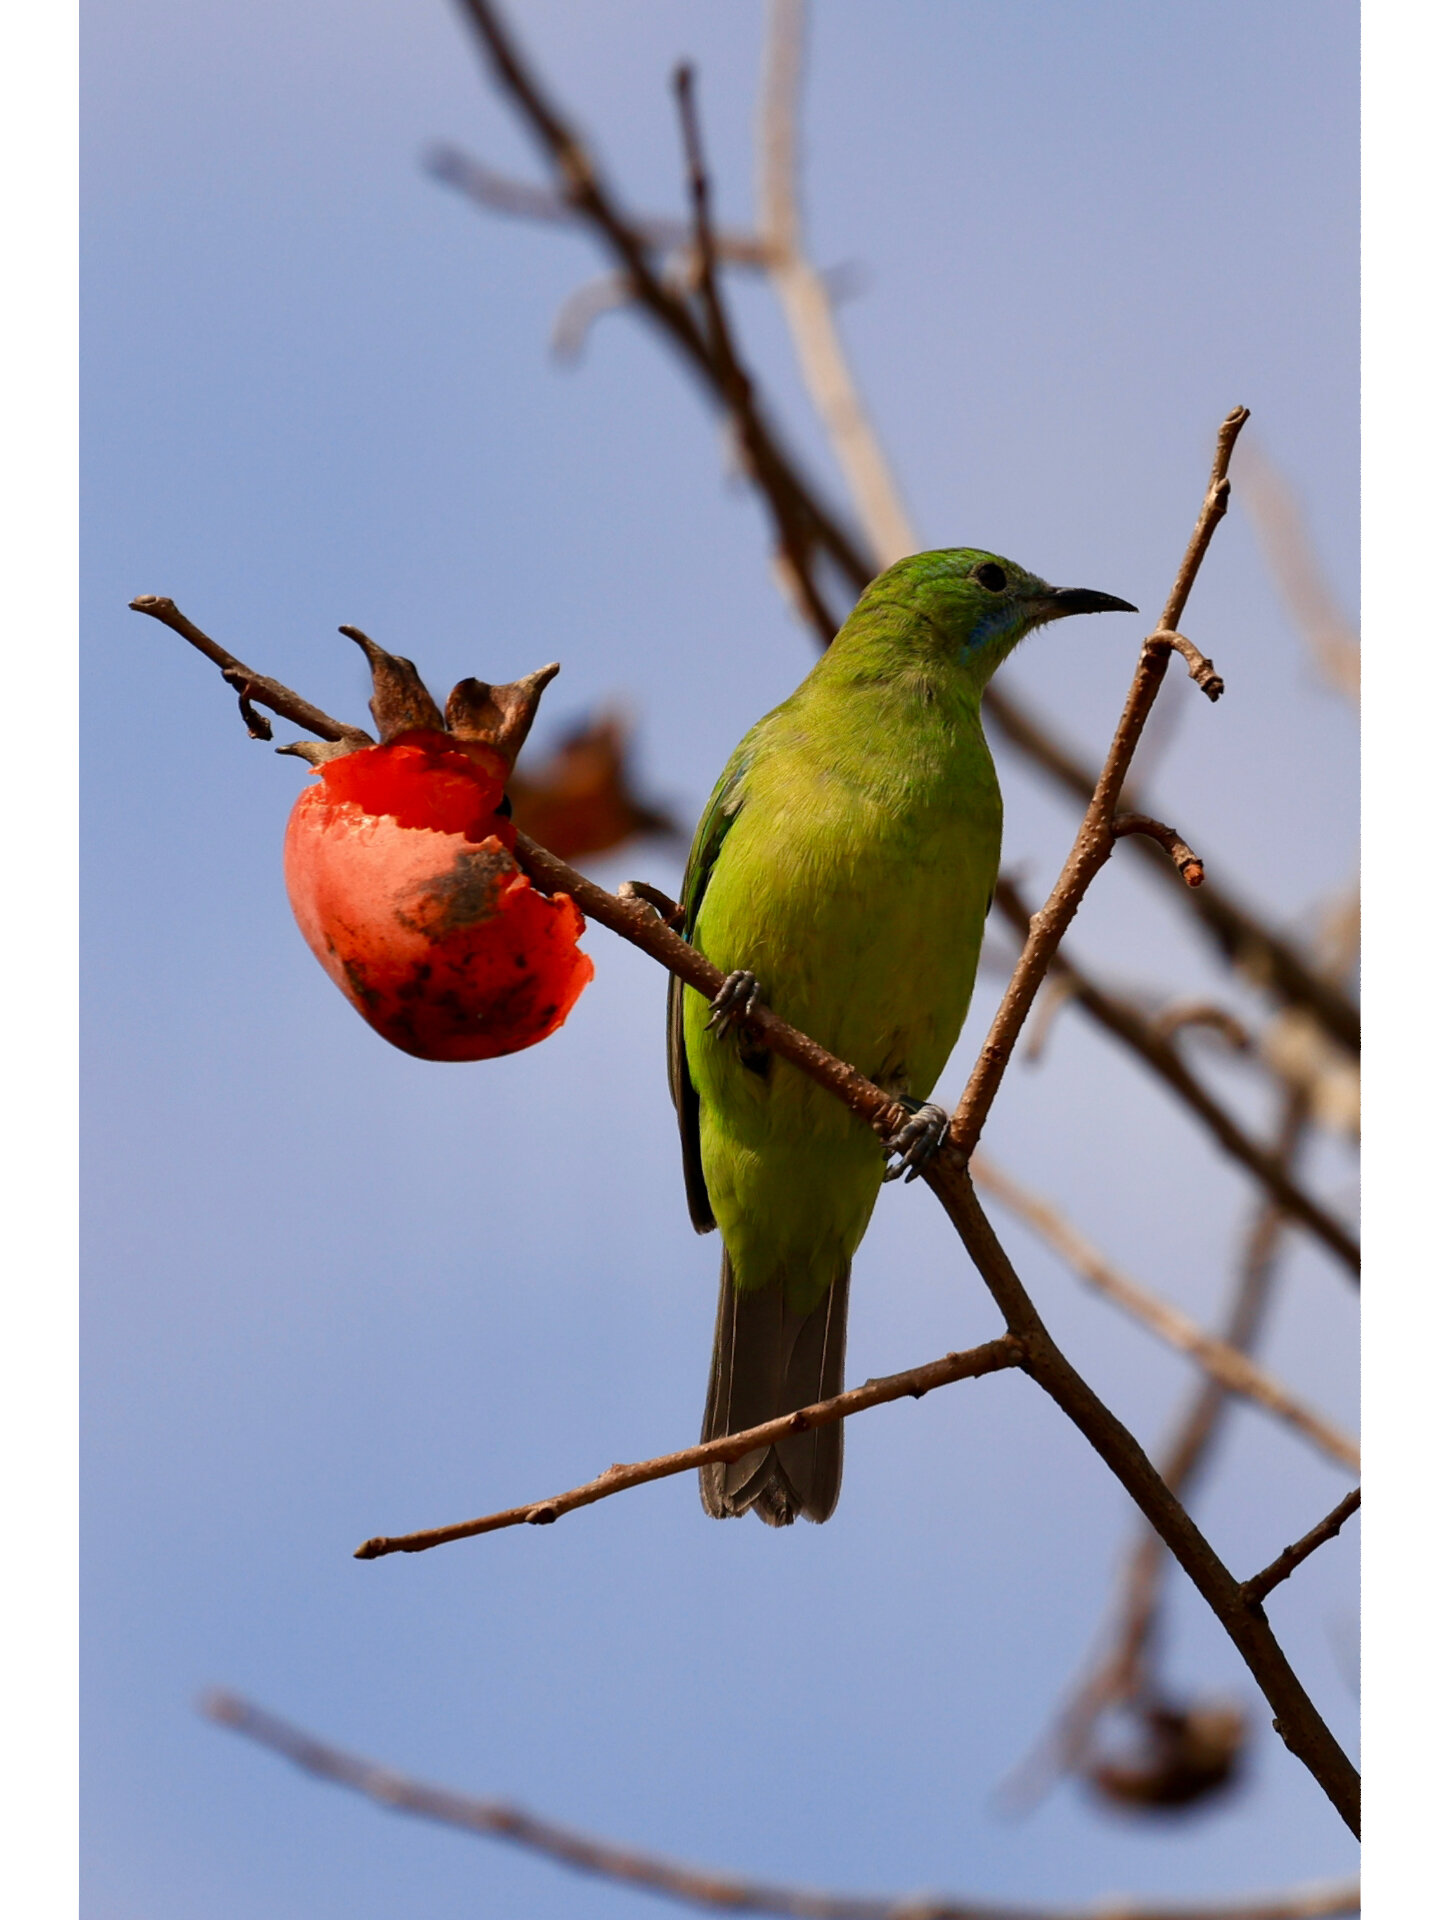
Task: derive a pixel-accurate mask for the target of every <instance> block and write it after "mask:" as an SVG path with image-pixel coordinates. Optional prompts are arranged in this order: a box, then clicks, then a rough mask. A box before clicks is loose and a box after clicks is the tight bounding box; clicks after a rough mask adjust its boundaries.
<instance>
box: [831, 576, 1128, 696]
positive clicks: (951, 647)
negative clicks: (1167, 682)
mask: <svg viewBox="0 0 1440 1920" xmlns="http://www.w3.org/2000/svg"><path fill="white" fill-rule="evenodd" d="M1136 611H1137V609H1136V608H1135V607H1132V606H1131V604H1130V602H1129V601H1128V600H1117V599H1116V597H1115V595H1114V594H1112V593H1096V592H1094V591H1092V589H1091V588H1089V587H1052V586H1051V585H1050V583H1049V581H1048V580H1042V579H1040V578H1039V576H1038V575H1036V574H1033V573H1026V571H1025V569H1024V568H1023V567H1017V566H1016V565H1015V563H1014V561H1013V560H1004V559H1002V558H1001V557H1000V555H999V554H998V553H982V552H981V551H980V550H979V549H978V548H976V547H949V548H946V549H944V550H942V551H941V552H938V553H912V554H911V555H910V556H909V557H908V558H907V559H904V560H900V561H897V562H896V564H895V565H894V566H893V567H889V568H887V569H886V571H885V572H884V573H882V574H881V575H880V576H879V578H878V579H876V580H872V581H871V583H870V585H869V586H868V587H867V588H866V589H865V592H864V593H863V594H862V596H861V598H860V601H859V604H858V605H857V606H856V608H855V613H854V614H853V615H852V616H851V618H852V620H853V619H855V618H856V616H860V619H861V622H862V623H866V624H868V621H869V619H870V618H871V617H873V616H878V617H879V621H880V623H881V624H885V625H888V624H889V622H888V621H887V619H886V616H887V614H888V615H890V616H892V617H893V616H896V615H898V616H901V618H902V619H904V620H905V621H906V622H907V623H908V624H909V625H910V628H911V630H912V631H913V630H914V625H915V623H918V625H919V628H920V631H921V633H922V635H923V637H924V640H925V642H926V644H927V650H928V649H930V648H933V649H934V650H936V651H938V652H939V653H941V654H943V655H944V657H945V658H946V660H947V661H948V662H950V663H951V664H952V665H954V666H956V667H958V668H959V669H960V670H961V672H962V673H963V674H964V676H965V678H966V679H967V680H970V681H972V682H973V683H974V685H975V688H976V690H977V692H978V691H980V690H981V689H983V688H984V686H985V683H986V682H987V681H988V680H989V678H990V676H991V674H992V673H994V671H995V669H996V668H997V667H998V666H999V665H1000V662H1001V661H1002V660H1003V659H1004V658H1005V656H1006V655H1007V654H1008V653H1010V652H1011V651H1012V650H1013V649H1014V648H1015V647H1016V646H1018V645H1019V643H1020V641H1022V640H1023V639H1024V638H1025V635H1026V634H1027V633H1030V632H1032V631H1033V630H1034V629H1035V628H1036V627H1039V626H1043V625H1044V624H1045V622H1046V621H1048V620H1063V619H1065V618H1066V616H1067V615H1069V614H1072V613H1135V612H1136Z"/></svg>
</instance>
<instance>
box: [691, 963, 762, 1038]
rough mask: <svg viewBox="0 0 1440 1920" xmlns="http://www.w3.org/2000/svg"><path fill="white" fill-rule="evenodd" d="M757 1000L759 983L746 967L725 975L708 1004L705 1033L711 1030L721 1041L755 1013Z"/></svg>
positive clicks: (758, 997)
mask: <svg viewBox="0 0 1440 1920" xmlns="http://www.w3.org/2000/svg"><path fill="white" fill-rule="evenodd" d="M759 999H760V982H759V981H758V980H757V979H756V978H755V976H754V974H753V973H751V972H750V970H749V968H748V967H739V968H737V969H736V971H735V972H734V973H727V974H726V976H725V981H724V985H723V986H722V987H721V989H720V991H719V992H718V993H717V994H716V996H715V998H714V999H713V1000H712V1001H711V1002H710V1018H709V1019H708V1020H707V1021H706V1022H705V1030H706V1032H707V1033H708V1032H709V1031H710V1030H711V1028H713V1029H714V1031H715V1037H716V1039H717V1040H723V1039H724V1038H725V1036H726V1034H727V1033H728V1032H729V1031H730V1029H731V1027H733V1026H737V1025H738V1026H743V1025H744V1024H745V1022H746V1021H747V1020H748V1019H749V1018H750V1016H751V1014H752V1013H753V1012H754V1011H755V1008H756V1005H757V1003H758V1002H759Z"/></svg>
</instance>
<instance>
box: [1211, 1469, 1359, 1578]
mask: <svg viewBox="0 0 1440 1920" xmlns="http://www.w3.org/2000/svg"><path fill="white" fill-rule="evenodd" d="M1359 1511H1360V1489H1359V1487H1356V1488H1355V1489H1354V1491H1353V1492H1352V1493H1347V1494H1346V1496H1345V1498H1344V1499H1343V1500H1342V1501H1341V1502H1340V1503H1339V1505H1338V1506H1336V1507H1333V1508H1332V1509H1331V1511H1330V1512H1329V1513H1327V1514H1326V1516H1325V1518H1324V1519H1323V1520H1322V1521H1321V1522H1320V1523H1319V1525H1318V1526H1314V1527H1312V1528H1311V1529H1310V1531H1309V1533H1307V1534H1303V1535H1302V1536H1301V1537H1300V1539H1298V1540H1297V1541H1296V1542H1295V1544H1294V1546H1292V1547H1286V1548H1285V1550H1284V1551H1283V1552H1282V1553H1277V1554H1276V1556H1275V1558H1274V1559H1273V1560H1272V1561H1271V1562H1270V1564H1269V1566H1268V1567H1262V1568H1261V1570H1260V1572H1259V1573H1257V1574H1255V1575H1253V1576H1252V1577H1251V1578H1250V1579H1249V1580H1247V1581H1246V1582H1245V1584H1244V1585H1243V1586H1242V1587H1241V1589H1240V1591H1241V1592H1242V1593H1243V1594H1244V1596H1245V1600H1246V1603H1247V1605H1249V1606H1252V1607H1258V1606H1259V1605H1260V1602H1261V1601H1262V1600H1263V1599H1264V1598H1265V1596H1266V1594H1267V1593H1269V1592H1270V1591H1271V1590H1272V1589H1273V1588H1275V1587H1278V1586H1279V1584H1280V1582H1281V1581H1282V1580H1288V1579H1289V1578H1290V1576H1291V1574H1292V1573H1293V1572H1294V1571H1295V1569H1296V1568H1297V1567H1298V1566H1299V1565H1300V1563H1301V1561H1302V1560H1308V1559H1309V1558H1310V1556H1311V1554H1312V1553H1314V1551H1315V1549H1316V1548H1317V1547H1323V1546H1324V1544H1325V1542H1326V1541H1327V1540H1333V1539H1334V1538H1335V1536H1336V1534H1337V1533H1339V1531H1340V1529H1341V1528H1342V1527H1343V1526H1344V1524H1345V1522H1346V1521H1347V1520H1348V1519H1349V1518H1350V1516H1351V1514H1352V1513H1358V1512H1359Z"/></svg>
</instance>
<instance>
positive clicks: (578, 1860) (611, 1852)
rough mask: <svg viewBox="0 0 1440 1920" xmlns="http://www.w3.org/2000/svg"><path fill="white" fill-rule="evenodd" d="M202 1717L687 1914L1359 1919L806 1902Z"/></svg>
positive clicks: (234, 1705) (279, 1724)
mask: <svg viewBox="0 0 1440 1920" xmlns="http://www.w3.org/2000/svg"><path fill="white" fill-rule="evenodd" d="M200 1711H201V1712H202V1713H203V1714H204V1715H205V1717H206V1718H207V1719H209V1720H213V1721H215V1722H216V1723H217V1724H218V1725H220V1726H222V1727H229V1728H230V1729H231V1730H232V1731H233V1732H235V1733H239V1734H243V1735H244V1736H245V1738H246V1739H247V1740H253V1741H254V1742H255V1743H256V1745H257V1746H262V1747H268V1748H269V1750H270V1751H271V1752H272V1753H278V1754H279V1755H281V1757H282V1758H284V1759H286V1760H289V1761H291V1762H292V1763H293V1764H294V1765H295V1766H297V1767H299V1768H301V1769H302V1770H303V1771H304V1772H305V1773H309V1774H313V1775H315V1776H316V1777H317V1778H318V1779H321V1780H329V1781H332V1782H333V1783H334V1784H335V1785H336V1786H341V1787H349V1788H350V1789H351V1791H352V1792H355V1793H359V1794H363V1795H364V1797H365V1798H366V1799H367V1800H372V1801H374V1802H375V1804H376V1805H377V1806H381V1807H384V1808H386V1809H388V1810H389V1811H390V1812H392V1813H408V1814H413V1815H415V1816H416V1817H417V1818H418V1819H421V1820H433V1821H435V1822H437V1823H438V1824H439V1825H441V1826H446V1827H458V1828H460V1829H461V1830H462V1831H463V1832H466V1833H476V1834H486V1835H490V1836H493V1837H494V1838H495V1839H497V1840H508V1841H511V1842H512V1843H513V1844H514V1845H516V1846H519V1847H524V1848H526V1849H528V1850H529V1851H530V1852H532V1853H538V1854H543V1855H544V1856H545V1857H546V1858H547V1859H550V1860H553V1861H555V1862H556V1863H557V1864H558V1865H560V1866H565V1867H569V1868H571V1869H572V1870H573V1871H575V1872H577V1873H589V1874H594V1875H596V1876H598V1877H599V1878H601V1879H604V1880H614V1881H619V1882H621V1883H622V1884H623V1885H626V1886H631V1887H638V1888H643V1889H644V1890H645V1891H646V1892H649V1893H656V1894H659V1895H660V1896H661V1897H662V1898H665V1899H669V1900H674V1901H678V1902H679V1903H680V1904H682V1905H685V1906H691V1907H700V1908H704V1909H707V1910H709V1909H715V1908H719V1909H720V1910H722V1911H724V1912H727V1913H767V1914H777V1915H781V1916H785V1917H786V1920H789V1917H790V1916H794V1920H1332V1916H1338V1915H1343V1914H1351V1913H1355V1912H1356V1911H1358V1907H1359V1888H1358V1887H1357V1886H1355V1885H1354V1884H1352V1883H1350V1882H1348V1881H1346V1882H1340V1881H1337V1882H1331V1883H1326V1884H1319V1885H1312V1886H1304V1887H1296V1888H1294V1889H1293V1890H1292V1891H1290V1892H1287V1893H1279V1894H1260V1895H1256V1896H1254V1897H1252V1898H1251V1899H1248V1900H1238V1901H1222V1902H1219V1903H1217V1904H1214V1905H1210V1906H1206V1905H1194V1904H1191V1905H1185V1906H1171V1905H1168V1904H1166V1905H1155V1904H1152V1903H1150V1902H1147V1901H1140V1900H1128V1899H1126V1900H1114V1899H1111V1900H1107V1901H1106V1902H1105V1904H1104V1905H1103V1907H1098V1908H1097V1907H1086V1908H1065V1909H1061V1908H1052V1907H1045V1908H1041V1907H1015V1906H1010V1905H996V1904H995V1903H994V1902H993V1901H988V1900H979V1901H977V1900H952V1899H949V1898H948V1897H941V1898H935V1897H934V1896H931V1895H920V1896H913V1897H904V1898H900V1899H886V1898H878V1899H876V1898H871V1899H866V1898H865V1897H863V1896H860V1895H855V1894H843V1893H819V1892H810V1891H808V1890H807V1889H805V1888H801V1887H775V1886H767V1885H765V1884H764V1883H763V1882H761V1881H758V1880H740V1879H737V1878H735V1877H734V1876H733V1875H731V1874H724V1873H711V1872H708V1871H706V1870H705V1869H704V1868H699V1867H687V1866H682V1865H680V1864H679V1862H677V1861H673V1860H666V1859H663V1858H661V1857H660V1856H659V1855H657V1854H653V1853H641V1852H638V1851H637V1850H635V1849H634V1848H631V1847H619V1846H616V1845H614V1844H613V1843H612V1842H610V1841H608V1840H596V1839H592V1838H591V1836H590V1835H589V1834H584V1833H577V1832H576V1831H575V1829H574V1828H573V1827H562V1826H558V1825H556V1824H555V1822H553V1821H550V1820H542V1819H539V1818H537V1817H536V1815H534V1814H532V1813H527V1812H526V1811H525V1809H524V1808H523V1807H517V1806H514V1805H512V1804H511V1803H510V1802H508V1801H504V1800H481V1799H477V1798H475V1797H473V1796H472V1795H470V1794H463V1793H455V1792H452V1791H451V1790H450V1789H449V1788H447V1787H434V1786H431V1785H429V1784H428V1783H427V1782H426V1781H423V1780H415V1779H412V1778H410V1777H409V1776H408V1775H407V1774H403V1773H397V1772H395V1771H394V1769H393V1768H390V1767H381V1766H377V1765H376V1763H375V1762H374V1761H373V1760H365V1759H362V1758H361V1757H360V1756H359V1755H358V1754H353V1753H346V1752H344V1751H342V1749H341V1748H339V1747H332V1746H330V1745H328V1744H327V1743H326V1742H324V1741H322V1740H317V1739H316V1738H315V1737H314V1736H313V1735H312V1734H308V1733H305V1732H303V1731H302V1730H301V1729H300V1728H299V1727H295V1726H292V1725H291V1724H290V1723H289V1722H288V1721H285V1720H281V1719H279V1718H278V1717H277V1716H276V1715H275V1714H273V1713H266V1712H265V1711H264V1709H263V1708H261V1707H256V1706H252V1705H251V1703H250V1702H249V1701H248V1700H243V1699H241V1698H240V1697H239V1695H238V1694H233V1693H226V1692H222V1691H219V1690H216V1691H215V1692H212V1693H208V1694H206V1695H205V1697H204V1698H203V1699H202V1700H201V1702H200Z"/></svg>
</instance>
